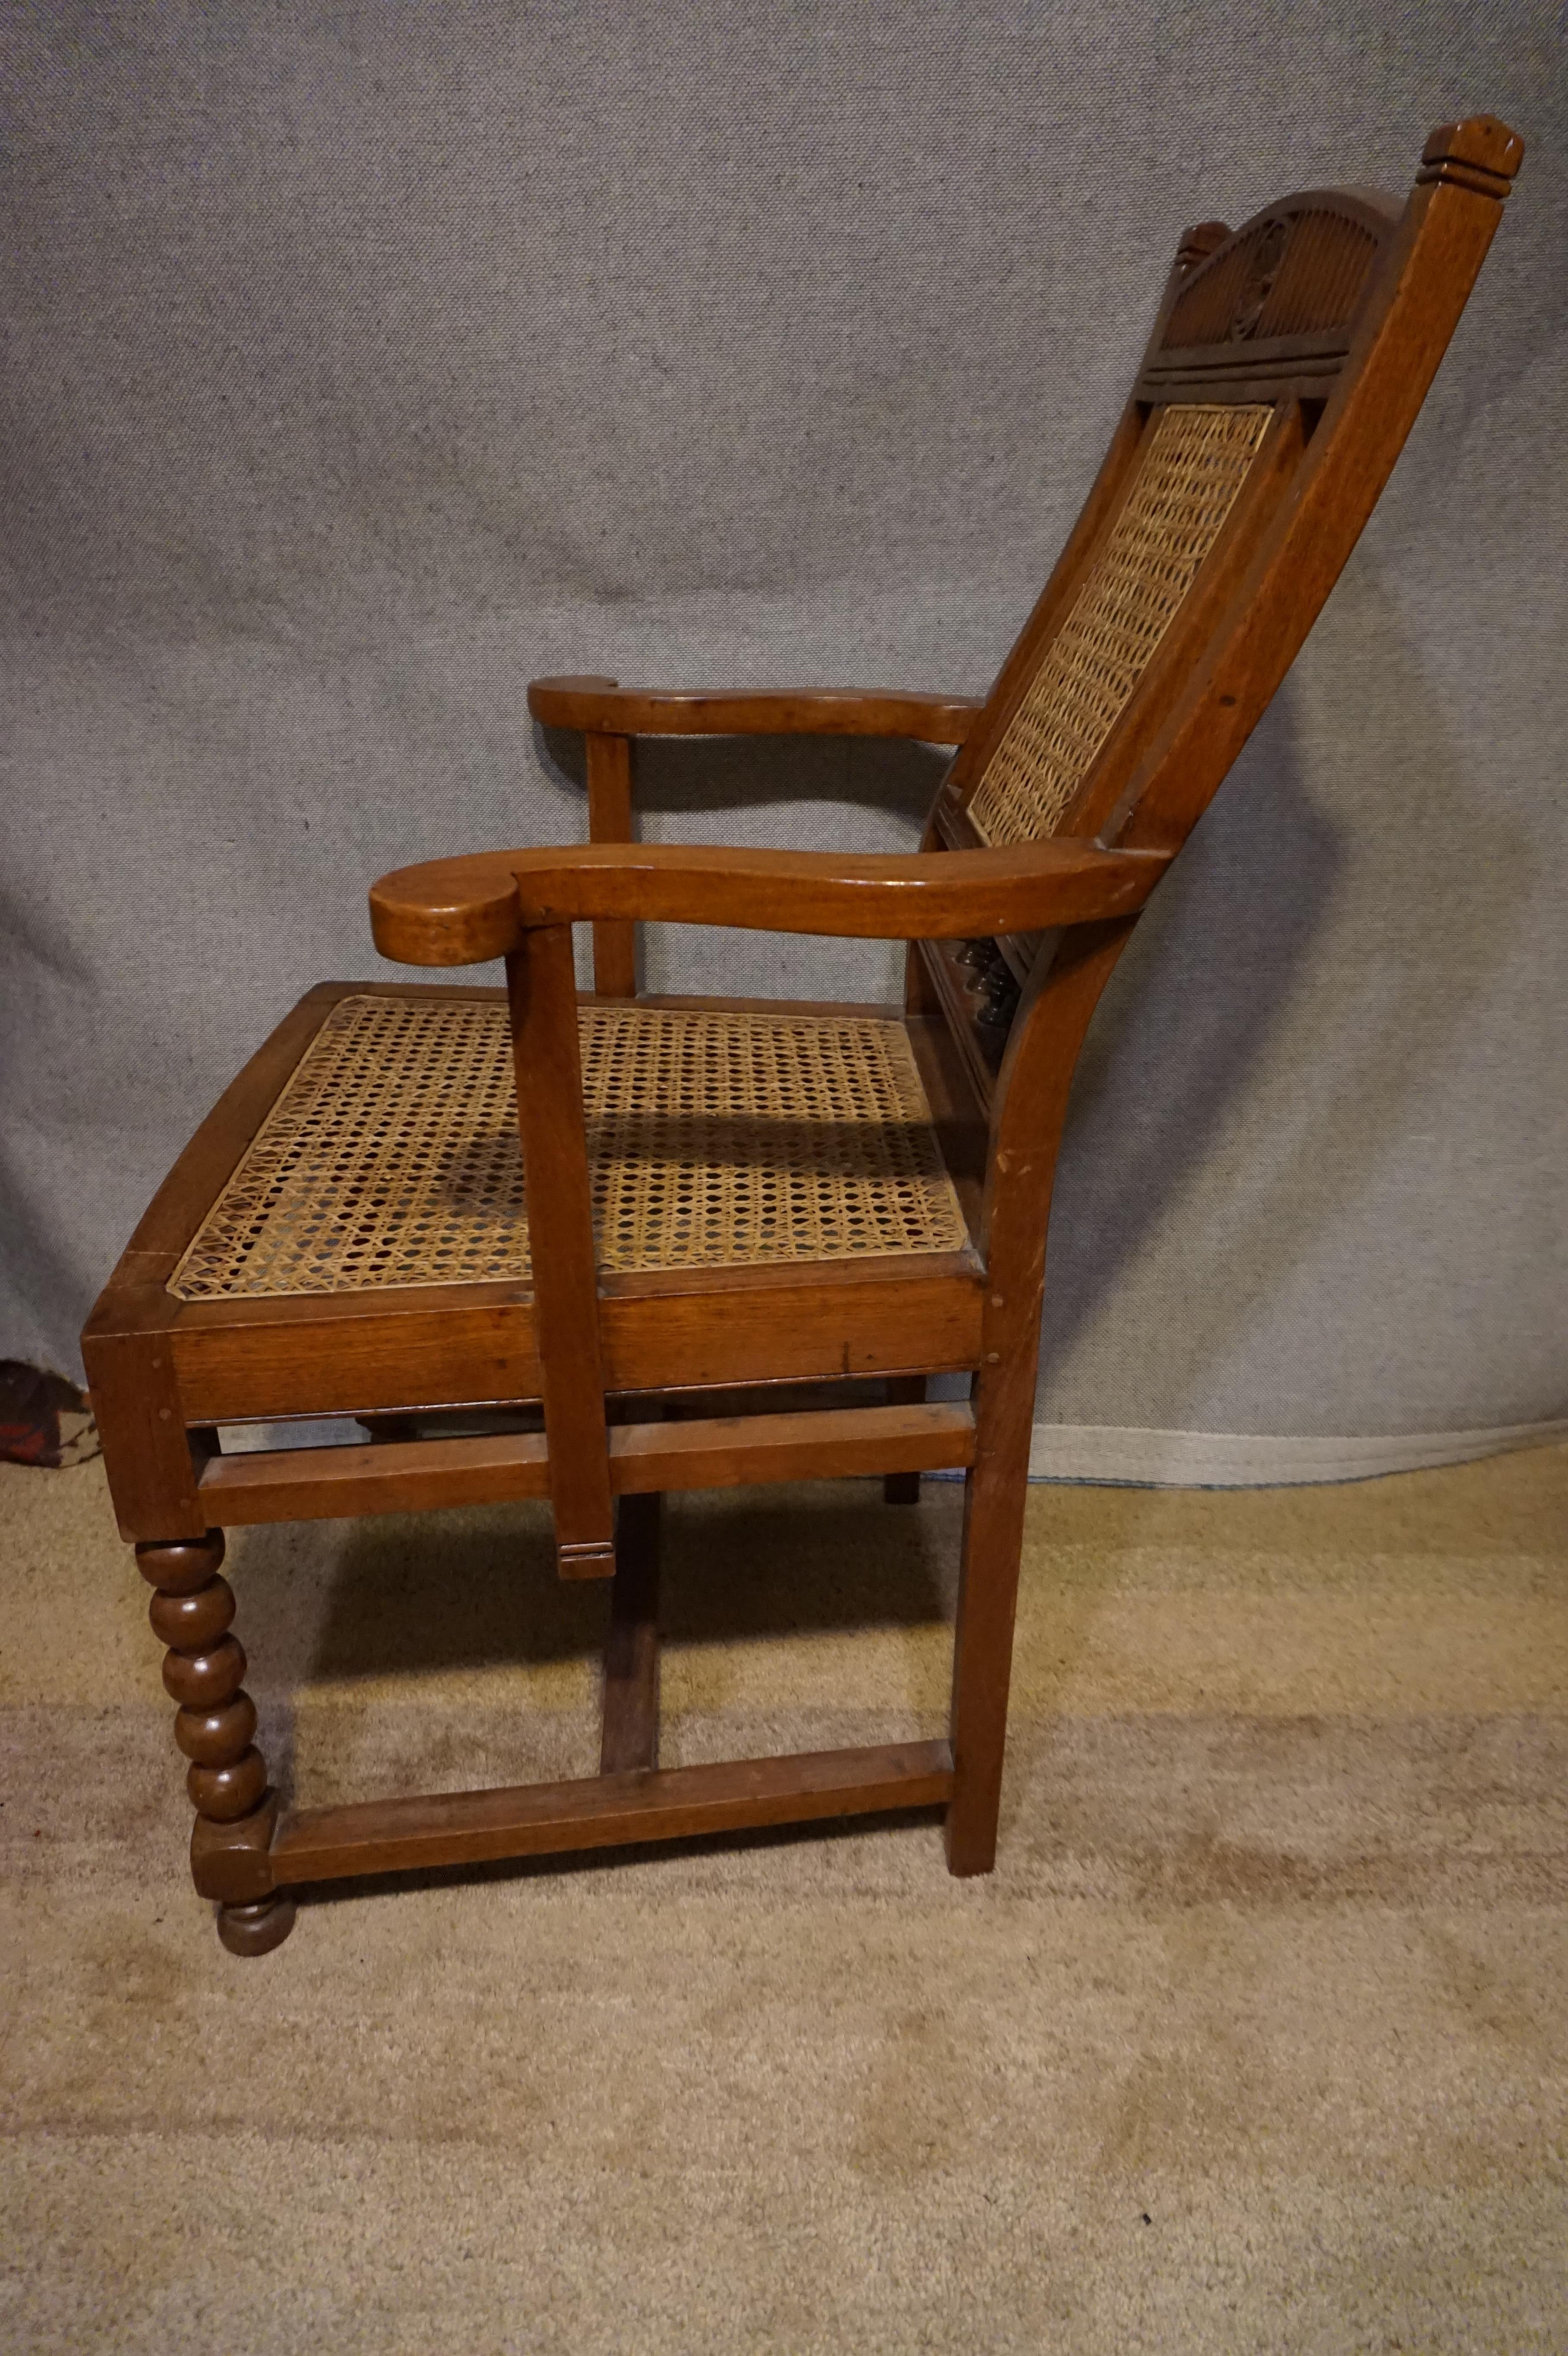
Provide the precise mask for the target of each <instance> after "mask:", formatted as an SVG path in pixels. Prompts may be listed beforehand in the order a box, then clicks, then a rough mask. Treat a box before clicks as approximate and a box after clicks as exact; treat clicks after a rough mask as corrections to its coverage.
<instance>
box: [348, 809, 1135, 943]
mask: <svg viewBox="0 0 1568 2356" xmlns="http://www.w3.org/2000/svg"><path fill="white" fill-rule="evenodd" d="M1170 858H1171V853H1170V852H1169V851H1167V850H1164V849H1162V848H1161V847H1159V846H1157V845H1154V846H1141V847H1140V848H1139V849H1138V850H1137V851H1105V850H1103V849H1102V848H1101V847H1100V845H1099V844H1097V843H1093V842H1078V841H1061V840H1059V841H1051V842H1037V843H1029V844H1027V845H1015V846H1010V847H1009V848H1008V849H1006V850H1002V851H956V852H953V853H951V854H949V855H948V856H946V857H944V858H934V859H933V857H932V856H931V855H930V853H929V852H922V851H913V852H911V853H909V854H908V855H907V856H899V855H896V854H890V855H889V856H886V857H882V858H863V859H853V858H847V857H841V856H840V855H839V853H838V852H837V851H721V850H718V849H715V848H713V847H711V846H709V845H707V844H686V843H630V844H615V843H584V844H580V845H578V846H576V847H575V848H573V849H571V850H566V851H491V852H481V853H479V854H477V855H475V856H472V857H469V858H467V859H437V860H432V861H431V862H429V863H428V864H426V865H423V866H420V867H405V868H401V869H400V870H399V872H398V873H396V874H394V875H384V876H383V877H382V879H381V881H380V882H379V883H378V884H377V885H376V887H375V889H374V891H373V892H372V893H371V894H370V920H371V931H372V933H373V935H374V937H375V941H376V946H377V948H379V950H380V951H381V953H382V955H383V956H384V957H391V958H398V959H399V960H400V962H401V963H402V964H404V965H445V966H452V965H482V964H484V963H485V962H486V961H487V960H488V959H489V958H496V957H507V956H510V955H512V954H513V953H514V952H515V951H516V950H517V948H518V947H519V946H520V944H521V942H522V940H523V937H524V936H525V935H526V934H527V933H528V931H529V929H530V928H532V927H535V926H542V927H550V928H553V927H555V926H561V925H568V924H580V923H582V922H584V921H592V922H598V921H599V920H601V919H603V918H605V917H610V918H622V919H625V918H637V919H640V920H643V921H653V922H656V923H659V924H668V925H731V926H740V927H741V928H743V929H744V928H749V929H752V930H757V931H763V932H793V933H805V934H811V933H821V934H829V935H838V936H848V937H853V938H856V939H859V940H881V941H911V940H918V939H929V938H943V939H955V938H957V937H961V936H963V935H965V934H972V933H987V932H989V933H996V932H1029V931H1033V930H1036V929H1038V928H1039V927H1040V926H1046V925H1079V924H1089V923H1093V922H1095V921H1096V920H1098V919H1100V918H1103V917H1106V916H1127V915H1130V914H1131V913H1132V912H1133V911H1134V910H1135V909H1137V908H1141V907H1142V905H1143V904H1144V902H1145V901H1146V900H1147V897H1148V895H1149V894H1150V893H1151V892H1152V891H1153V890H1154V887H1155V885H1156V884H1157V883H1158V881H1159V879H1160V877H1161V875H1162V874H1163V873H1165V870H1166V868H1167V866H1168V864H1169V862H1170Z"/></svg>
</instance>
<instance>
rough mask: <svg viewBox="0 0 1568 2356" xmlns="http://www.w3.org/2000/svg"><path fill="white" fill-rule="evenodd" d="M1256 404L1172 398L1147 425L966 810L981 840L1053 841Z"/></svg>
mask: <svg viewBox="0 0 1568 2356" xmlns="http://www.w3.org/2000/svg"><path fill="white" fill-rule="evenodd" d="M1273 414H1274V412H1273V411H1272V409H1271V408H1269V407H1268V406H1267V405H1266V404H1265V403H1262V402H1249V403H1247V404H1245V405H1244V406H1243V405H1239V404H1231V405H1225V404H1214V403H1203V404H1200V403H1196V402H1192V403H1182V404H1180V405H1177V406H1172V407H1170V408H1167V409H1164V410H1162V411H1160V412H1157V414H1156V416H1155V418H1154V419H1153V420H1152V421H1151V423H1150V424H1149V425H1148V426H1147V428H1146V430H1145V433H1144V435H1143V439H1142V441H1141V443H1140V444H1139V446H1138V453H1137V456H1136V459H1135V461H1134V464H1133V469H1132V478H1131V482H1130V484H1129V487H1128V489H1127V492H1126V496H1125V498H1124V499H1123V501H1122V504H1121V507H1120V509H1118V511H1117V513H1116V515H1115V519H1114V520H1113V522H1112V524H1111V526H1110V529H1109V530H1108V531H1107V532H1106V533H1105V535H1104V539H1103V540H1102V541H1101V544H1100V547H1099V549H1098V551H1097V552H1096V553H1095V554H1094V556H1093V558H1092V559H1091V561H1090V563H1089V566H1088V568H1087V571H1086V573H1085V575H1084V579H1083V584H1082V586H1081V587H1080V589H1079V591H1078V594H1077V595H1076V597H1075V598H1074V599H1073V600H1072V604H1071V605H1070V606H1069V608H1068V611H1067V614H1066V616H1065V618H1064V620H1063V621H1062V624H1061V628H1060V629H1059V630H1058V631H1057V632H1056V634H1055V636H1054V637H1052V638H1051V640H1050V642H1049V644H1048V645H1047V646H1046V648H1045V650H1044V653H1043V654H1042V656H1041V658H1040V664H1039V667H1038V669H1036V671H1035V674H1034V677H1033V678H1032V680H1030V681H1029V686H1028V688H1027V689H1026V691H1025V692H1024V695H1023V699H1022V701H1020V702H1019V705H1018V707H1017V709H1016V711H1015V712H1014V713H1013V715H1012V718H1011V719H1010V720H1009V721H1008V724H1007V726H1006V728H1005V729H1004V731H1003V733H1002V735H1001V738H1000V740H999V742H998V743H997V746H996V749H995V751H994V752H993V753H992V755H991V756H990V758H989V760H988V761H987V764H986V766H985V769H984V771H983V772H982V774H981V776H980V778H979V781H978V783H977V785H976V788H975V793H974V798H973V799H972V800H971V802H970V804H969V817H970V820H971V823H972V824H973V825H974V827H975V830H976V833H978V834H979V835H980V837H981V838H982V840H983V841H987V842H989V843H1006V842H1022V841H1029V840H1031V839H1038V838H1039V837H1040V836H1041V835H1048V834H1052V833H1054V832H1055V830H1056V828H1057V826H1058V825H1059V824H1060V822H1061V819H1062V818H1063V817H1064V816H1065V814H1066V812H1067V809H1068V808H1069V806H1070V805H1071V804H1072V801H1073V799H1074V798H1075V797H1076V795H1077V792H1078V788H1079V787H1080V786H1081V785H1082V784H1083V780H1084V778H1085V776H1087V775H1088V773H1089V770H1090V768H1091V766H1093V761H1094V759H1095V757H1096V755H1098V754H1099V752H1100V750H1101V748H1102V747H1103V746H1104V744H1105V742H1106V740H1107V739H1108V737H1109V736H1110V734H1111V732H1112V730H1113V729H1114V728H1115V724H1116V723H1117V721H1118V720H1119V719H1120V718H1121V716H1122V714H1123V712H1125V710H1126V708H1127V705H1128V704H1129V703H1130V702H1131V701H1132V698H1133V694H1134V691H1135V690H1136V687H1137V684H1138V681H1139V680H1141V679H1142V677H1143V675H1144V673H1145V671H1146V670H1147V668H1148V665H1149V661H1150V659H1151V658H1152V657H1153V655H1154V652H1155V649H1156V648H1157V646H1158V645H1159V642H1160V640H1161V639H1162V638H1163V637H1164V636H1165V634H1166V632H1167V630H1168V628H1169V627H1170V625H1171V623H1172V622H1173V621H1174V620H1175V618H1176V616H1177V614H1178V613H1179V610H1180V608H1181V605H1182V603H1183V601H1184V600H1185V598H1186V596H1187V593H1188V591H1189V589H1190V588H1191V586H1192V584H1193V582H1194V581H1195V580H1196V579H1197V577H1198V571H1199V567H1200V565H1201V563H1202V562H1203V560H1204V558H1205V557H1206V556H1207V555H1208V553H1209V552H1210V550H1211V548H1212V547H1213V545H1214V542H1215V541H1216V540H1217V539H1218V538H1219V536H1220V532H1221V527H1222V526H1223V524H1224V522H1225V519H1226V518H1227V517H1228V516H1229V514H1230V512H1231V509H1232V507H1233V506H1234V505H1235V502H1236V498H1237V496H1238V494H1239V492H1240V491H1241V489H1242V487H1243V484H1244V483H1245V481H1246V479H1247V476H1248V474H1249V472H1250V471H1251V468H1252V465H1253V459H1254V458H1255V457H1256V455H1257V452H1258V449H1259V446H1260V444H1262V441H1263V437H1264V433H1265V432H1266V430H1267V427H1268V423H1269V420H1270V418H1271V417H1272V415H1273Z"/></svg>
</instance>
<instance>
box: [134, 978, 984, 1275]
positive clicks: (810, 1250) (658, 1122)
mask: <svg viewBox="0 0 1568 2356" xmlns="http://www.w3.org/2000/svg"><path fill="white" fill-rule="evenodd" d="M581 1048H582V1067H583V1070H582V1076H583V1098H584V1103H585V1107H586V1112H587V1120H588V1141H589V1152H590V1157H591V1161H592V1194H593V1219H594V1227H595V1232H596V1234H597V1237H598V1256H599V1263H600V1265H601V1267H602V1268H603V1269H609V1270H612V1271H615V1272H618V1273H630V1272H632V1271H634V1270H639V1269H682V1268H725V1267H733V1266H736V1265H738V1264H749V1263H754V1262H763V1261H781V1260H815V1259H848V1258H859V1257H860V1256H861V1255H863V1254H880V1253H890V1252H940V1251H953V1250H956V1249H957V1248H959V1247H960V1246H962V1244H963V1243H964V1241H965V1226H964V1219H963V1214H962V1213H961V1211H960V1209H959V1207H958V1201H957V1197H956V1195H955V1193H954V1191H953V1184H952V1181H951V1180H950V1179H949V1177H948V1175H947V1173H946V1171H945V1169H944V1166H943V1162H942V1157H941V1154H940V1151H939V1150H938V1147H937V1144H936V1140H935V1136H934V1133H933V1130H932V1126H931V1113H930V1108H929V1107H928V1105H927V1103H926V1099H925V1092H924V1090H923V1087H922V1086H921V1081H920V1075H919V1073H918V1071H917V1069H916V1066H915V1063H914V1058H913V1056H912V1053H911V1050H910V1044H909V1040H908V1037H907V1035H906V1034H905V1032H904V1030H903V1027H902V1025H901V1023H898V1022H897V1021H893V1020H889V1021H885V1022H884V1021H878V1020H877V1019H876V1018H874V1017H859V1016H837V1015H822V1014H805V1013H802V1014H798V1015H796V1014H772V1013H767V1014H763V1013H731V1012H723V1011H721V1010H713V1011H702V1012H696V1011H687V1010H684V1009H681V1010H677V1009H671V1008H656V1007H641V1006H634V1005H626V1006H594V1007H584V1008H583V1009H582V1010H581ZM528 1269H529V1258H528V1225H527V1220H526V1215H525V1211H524V1204H523V1173H522V1157H521V1152H520V1150H519V1147H518V1142H517V1105H516V1098H515V1096H514V1092H513V1079H512V1062H511V1035H510V1032H509V1030H508V1027H507V1010H506V1007H505V1006H504V1005H503V1004H501V1003H499V1002H498V1001H483V1000H472V999H470V1000H462V999H446V1000H442V999H432V998H418V997H407V998H405V997H401V996H399V997H389V998H347V999H343V1000H340V1001H338V1003H337V1005H336V1007H335V1008H334V1009H333V1011H332V1012H331V1013H330V1014H329V1015H328V1017H327V1019H326V1021H325V1023H324V1024H323V1026H322V1028H321V1030H320V1031H319V1032H318V1033H317V1034H316V1036H315V1040H314V1041H313V1043H312V1044H311V1046H310V1048H309V1050H308V1051H307V1053H306V1054H305V1055H304V1059H303V1060H302V1062H301V1063H300V1064H299V1066H297V1067H296V1069H295V1071H294V1073H293V1076H292V1078H291V1079H290V1080H289V1082H288V1085H287V1086H286V1087H285V1088H284V1089H283V1093H282V1095H281V1096H280V1097H279V1098H278V1100H277V1102H276V1104H275V1105H274V1106H273V1108H272V1112H271V1113H270V1114H269V1116H268V1118H267V1120H266V1122H265V1124H264V1126H263V1127H262V1129H261V1131H260V1132H259V1133H258V1135H257V1137H256V1138H255V1140H254V1141H253V1142H252V1144H251V1147H250V1149H249V1151H247V1153H246V1155H245V1158H244V1160H243V1161H242V1162H240V1166H239V1168H238V1169H237V1170H236V1172H235V1173H234V1175H233V1177H232V1178H231V1179H230V1180H229V1183H228V1185H227V1186H226V1187H225V1188H224V1190H223V1193H222V1194H221V1195H220V1196H219V1199H218V1201H217V1202H216V1203H215V1204H214V1205H213V1207H212V1209H211V1210H210V1211H209V1212H208V1216H207V1218H206V1220H205V1222H204V1223H203V1225H202V1226H201V1228H200V1230H199V1232H198V1233H197V1236H196V1237H195V1239H194V1241H193V1242H192V1244H191V1246H190V1248H189V1249H188V1250H187V1253H186V1255H185V1258H183V1259H182V1260H181V1262H180V1264H179V1267H178V1268H177V1269H176V1271H175V1274H174V1277H173V1279H172V1280H171V1283H170V1287H169V1289H170V1290H171V1291H172V1292H173V1293H175V1294H176V1297H177V1298H178V1299H180V1300H182V1301H211V1300H232V1299H235V1298H237V1297H246V1298H251V1299H254V1298H256V1297H258V1296H277V1295H282V1294H292V1293H318V1292H357V1291H362V1290H375V1289H377V1288H379V1287H381V1286H387V1285H425V1284H464V1283H479V1282H483V1281H485V1280H495V1279H497V1278H500V1279H520V1278H526V1277H527V1276H528Z"/></svg>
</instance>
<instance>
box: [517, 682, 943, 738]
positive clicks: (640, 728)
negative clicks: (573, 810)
mask: <svg viewBox="0 0 1568 2356" xmlns="http://www.w3.org/2000/svg"><path fill="white" fill-rule="evenodd" d="M980 708H981V706H980V702H979V700H978V698H977V697H975V696H968V695H909V694H905V693H904V692H902V691H898V690H895V691H890V692H882V693H879V692H877V691H875V690H873V689H869V688H868V689H861V688H853V687H845V688H801V689H790V688H777V689H755V688H753V689H748V690H745V691H741V693H739V694H730V695H711V694H707V693H704V692H702V691H697V692H695V693H680V692H671V691H659V690H656V689H646V688H629V687H620V686H618V685H617V684H616V682H615V680H613V679H594V678H583V679H536V680H534V682H533V685H532V686H531V687H530V688H529V690H528V710H529V711H530V712H532V714H533V716H534V718H535V719H536V720H538V721H541V722H542V723H543V724H544V725H545V726H546V727H547V728H581V729H582V730H584V731H586V732H588V733H589V734H593V733H598V734H610V735H620V736H884V737H913V738H915V739H916V740H917V741H918V742H920V743H923V744H962V743H963V742H964V738H965V734H967V732H968V729H969V727H970V725H971V723H973V721H974V719H975V716H976V713H977V712H979V710H980Z"/></svg>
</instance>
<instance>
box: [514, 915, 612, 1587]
mask: <svg viewBox="0 0 1568 2356" xmlns="http://www.w3.org/2000/svg"><path fill="white" fill-rule="evenodd" d="M507 998H508V1001H509V1002H510V1008H511V1020H512V1060H513V1066H514V1069H515V1071H516V1074H517V1129H518V1133H519V1135H520V1137H521V1140H522V1149H523V1185H524V1190H525V1194H526V1199H527V1207H528V1241H529V1250H530V1255H531V1258H532V1263H533V1267H532V1281H533V1292H534V1318H535V1322H536V1323H537V1326H538V1329H539V1363H540V1368H541V1376H540V1382H541V1388H542V1392H543V1398H544V1424H545V1441H546V1445H547V1447H548V1449H549V1494H550V1504H551V1506H552V1508H553V1510H554V1514H555V1542H556V1560H557V1567H558V1568H559V1569H560V1575H561V1577H562V1578H563V1579H607V1578H610V1577H612V1576H613V1572H614V1569H615V1549H614V1509H613V1505H612V1502H611V1494H610V1440H609V1433H608V1430H607V1425H606V1418H605V1412H604V1374H603V1356H602V1353H601V1347H600V1337H599V1280H598V1272H597V1269H596V1267H595V1262H594V1247H593V1212H592V1194H591V1193H590V1187H589V1168H588V1135H587V1127H586V1123H585V1121H584V1118H583V1110H582V1060H581V1048H580V1046H579V1043H578V1030H577V976H576V972H575V969H574V967H573V962H572V953H571V926H570V925H539V926H529V927H527V928H526V929H525V930H524V932H523V936H522V946H521V947H520V948H517V949H516V950H514V951H513V953H512V954H511V955H510V956H509V957H508V958H507Z"/></svg>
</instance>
